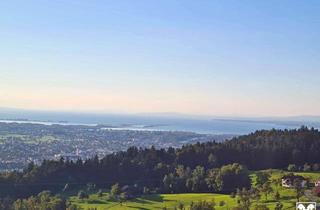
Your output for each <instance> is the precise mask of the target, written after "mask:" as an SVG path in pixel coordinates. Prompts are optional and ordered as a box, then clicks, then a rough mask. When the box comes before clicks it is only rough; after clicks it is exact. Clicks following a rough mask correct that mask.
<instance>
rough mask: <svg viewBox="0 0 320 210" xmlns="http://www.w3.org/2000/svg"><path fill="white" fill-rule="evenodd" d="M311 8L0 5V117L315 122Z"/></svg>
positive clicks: (165, 0) (302, 4) (318, 71)
mask: <svg viewBox="0 0 320 210" xmlns="http://www.w3.org/2000/svg"><path fill="white" fill-rule="evenodd" d="M319 11H320V1H317V0H314V1H313V0H309V1H300V0H282V1H279V0H268V1H255V0H251V1H249V0H242V1H239V0H233V1H231V0H225V1H220V0H219V1H218V0H216V1H215V0H207V1H206V0H202V1H191V0H190V1H189V0H183V1H182V0H179V1H178V0H161V1H150V0H145V1H143V0H134V1H133V0H131V1H129V0H128V1H127V0H119V1H113V0H112V1H111V0H110V1H107V0H105V1H104V0H101V1H96V0H91V1H87V0H77V1H74V0H68V1H65V0H64V1H62V0H38V1H36V0H30V1H25V0H21V1H17V0H12V1H1V2H0V40H1V42H0V43H1V45H0V107H11V108H23V109H36V110H63V111H68V110H70V111H85V112H105V113H108V112H117V113H118V112H121V113H150V112H152V113H154V112H156V113H161V112H175V113H177V112H178V113H186V114H201V115H219V116H220V115H221V116H293V115H320V109H319V107H320V93H319V92H320V13H319Z"/></svg>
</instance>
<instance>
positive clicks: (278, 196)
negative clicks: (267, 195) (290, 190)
mask: <svg viewBox="0 0 320 210" xmlns="http://www.w3.org/2000/svg"><path fill="white" fill-rule="evenodd" d="M274 199H275V200H276V201H279V200H280V193H279V191H276V193H275V194H274Z"/></svg>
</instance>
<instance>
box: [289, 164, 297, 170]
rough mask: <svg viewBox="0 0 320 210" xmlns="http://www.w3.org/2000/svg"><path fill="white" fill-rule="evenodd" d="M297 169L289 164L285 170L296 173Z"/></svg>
mask: <svg viewBox="0 0 320 210" xmlns="http://www.w3.org/2000/svg"><path fill="white" fill-rule="evenodd" d="M297 169H298V167H297V166H296V165H295V164H289V165H288V168H287V170H288V171H297Z"/></svg>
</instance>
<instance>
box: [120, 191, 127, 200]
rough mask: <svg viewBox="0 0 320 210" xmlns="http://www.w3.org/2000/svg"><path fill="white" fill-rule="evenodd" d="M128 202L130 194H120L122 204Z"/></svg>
mask: <svg viewBox="0 0 320 210" xmlns="http://www.w3.org/2000/svg"><path fill="white" fill-rule="evenodd" d="M127 200H128V193H127V192H122V193H120V203H123V202H126V201H127Z"/></svg>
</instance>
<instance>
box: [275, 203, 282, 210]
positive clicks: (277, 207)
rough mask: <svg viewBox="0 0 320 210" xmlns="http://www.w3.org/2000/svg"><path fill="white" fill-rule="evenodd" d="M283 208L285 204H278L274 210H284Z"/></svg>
mask: <svg viewBox="0 0 320 210" xmlns="http://www.w3.org/2000/svg"><path fill="white" fill-rule="evenodd" d="M282 208H283V204H282V203H280V202H277V204H276V207H275V208H274V210H282Z"/></svg>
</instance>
